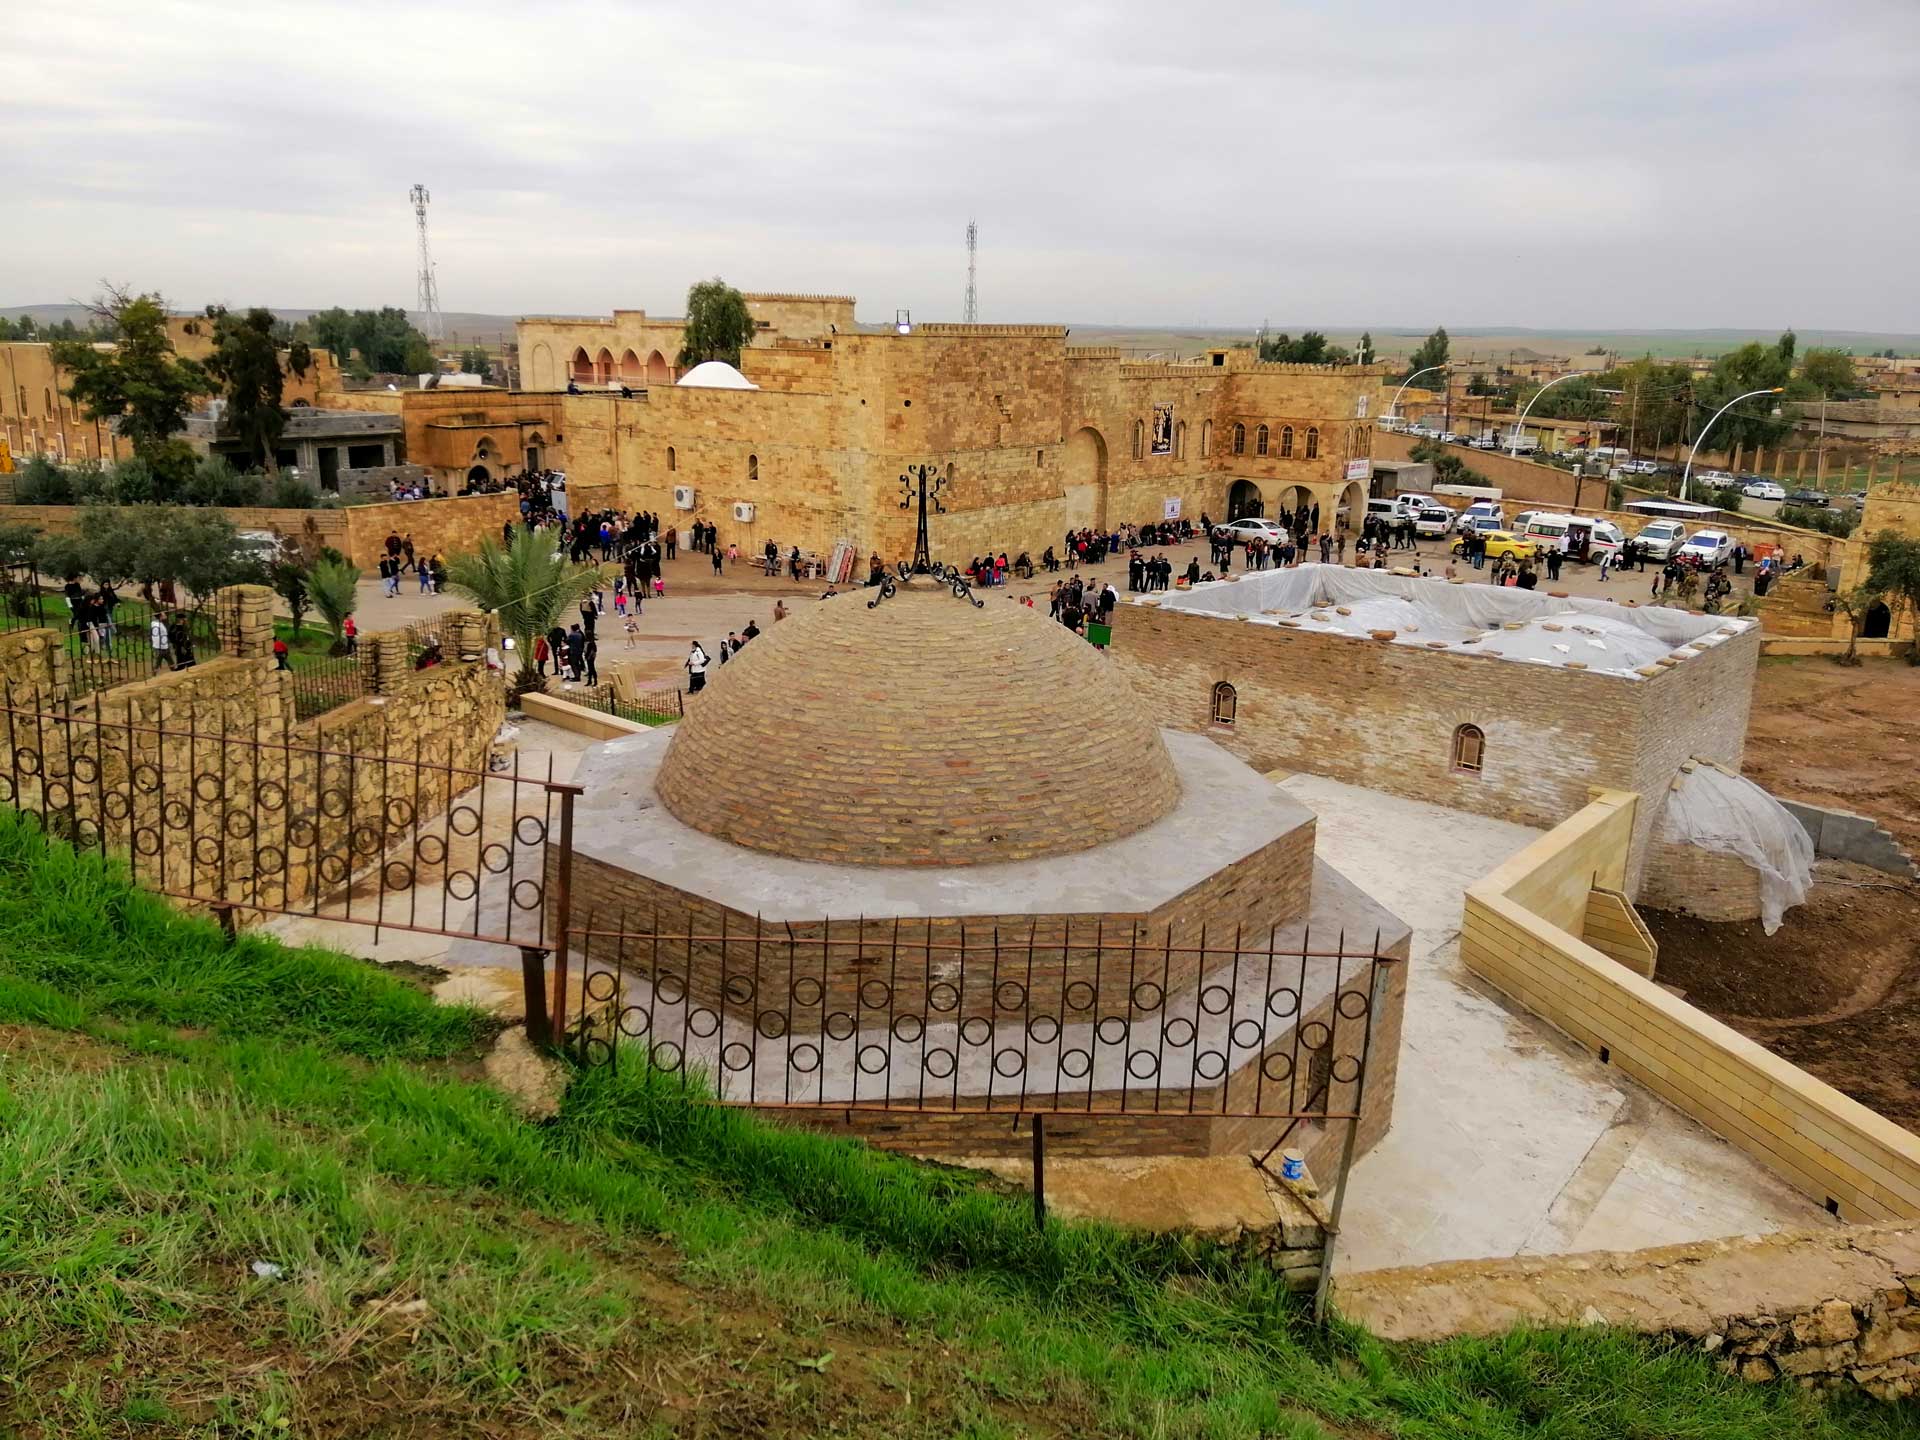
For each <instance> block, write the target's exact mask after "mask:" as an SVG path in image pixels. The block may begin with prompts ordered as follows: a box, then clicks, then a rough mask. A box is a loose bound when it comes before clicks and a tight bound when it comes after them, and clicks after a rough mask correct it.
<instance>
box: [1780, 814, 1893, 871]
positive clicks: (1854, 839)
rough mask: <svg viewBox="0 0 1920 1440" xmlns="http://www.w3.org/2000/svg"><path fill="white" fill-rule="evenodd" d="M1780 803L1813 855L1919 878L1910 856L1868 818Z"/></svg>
mask: <svg viewBox="0 0 1920 1440" xmlns="http://www.w3.org/2000/svg"><path fill="white" fill-rule="evenodd" d="M1780 803H1781V804H1782V805H1784V806H1786V807H1787V811H1788V813H1789V814H1791V815H1792V816H1793V818H1794V819H1796V820H1798V821H1799V822H1800V825H1801V828H1802V829H1804V830H1805V831H1806V832H1807V836H1808V838H1809V839H1811V840H1812V841H1813V853H1814V854H1815V855H1818V856H1819V857H1820V858H1821V859H1823V860H1845V861H1848V862H1849V863H1850V864H1854V865H1865V866H1867V867H1868V868H1869V869H1872V870H1884V871H1886V872H1887V874H1889V875H1900V876H1903V877H1905V878H1907V879H1915V878H1920V866H1917V865H1915V864H1914V862H1913V856H1911V855H1909V854H1908V853H1907V852H1906V851H1905V850H1903V849H1902V848H1901V846H1900V842H1899V841H1897V840H1895V839H1894V838H1893V835H1892V833H1891V832H1889V831H1888V830H1887V828H1886V827H1885V826H1884V825H1882V824H1880V823H1879V821H1877V820H1875V819H1873V818H1872V817H1871V816H1867V815H1855V814H1854V813H1853V812H1852V811H1850V810H1829V809H1827V808H1825V807H1824V806H1820V805H1809V804H1807V803H1805V802H1804V801H1801V800H1782V801H1781V802H1780Z"/></svg>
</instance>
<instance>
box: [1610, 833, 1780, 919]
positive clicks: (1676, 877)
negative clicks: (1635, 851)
mask: <svg viewBox="0 0 1920 1440" xmlns="http://www.w3.org/2000/svg"><path fill="white" fill-rule="evenodd" d="M1645 868H1646V880H1645V882H1644V883H1643V884H1642V885H1641V887H1640V903H1641V904H1642V905H1648V906H1651V907H1653V908H1654V909H1656V910H1678V911H1679V912H1680V913H1681V914H1683V915H1696V916H1698V917H1699V918H1700V919H1702V920H1714V921H1724V920H1755V919H1758V918H1759V916H1760V872H1759V871H1758V870H1755V869H1754V868H1753V867H1752V866H1751V865H1749V864H1747V863H1746V861H1744V860H1742V859H1740V857H1739V856H1737V855H1728V854H1724V853H1722V852H1721V851H1718V850H1704V849H1702V848H1701V847H1700V846H1698V845H1681V844H1676V843H1675V842H1673V841H1671V840H1659V839H1656V840H1654V841H1653V842H1652V843H1651V845H1650V846H1649V847H1648V851H1647V860H1646V867H1645Z"/></svg>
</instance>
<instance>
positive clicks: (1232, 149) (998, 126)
mask: <svg viewBox="0 0 1920 1440" xmlns="http://www.w3.org/2000/svg"><path fill="white" fill-rule="evenodd" d="M7 50H8V53H7V66H6V80H5V83H4V85H3V86H0V121H3V122H4V134H5V136H6V139H5V142H4V144H3V145H0V196H4V201H3V202H0V204H3V205H4V209H0V304H7V305H18V304H28V303H44V302H50V301H62V300H67V299H71V298H85V297H87V296H89V295H91V294H92V293H93V292H94V291H95V290H96V289H97V287H98V281H99V280H100V278H101V277H103V276H104V277H110V278H112V279H114V280H117V281H126V282H130V283H131V284H133V285H134V286H136V287H138V288H141V289H152V288H157V289H160V290H162V291H163V292H164V293H165V294H166V296H167V297H168V299H169V300H170V301H172V302H174V303H175V304H178V305H182V306H187V305H199V304H203V303H205V302H207V301H209V300H221V301H226V302H229V303H233V304H246V303H260V302H264V303H269V304H276V305H282V306H324V305H329V304H343V305H349V306H358V305H380V304H407V305H410V304H411V303H412V301H413V298H414V290H415V247H414V233H413V217H412V215H411V213H410V212H409V208H408V204H407V190H408V187H409V186H410V185H411V184H412V183H413V182H415V181H422V182H424V183H425V184H427V185H428V186H429V187H430V189H431V190H432V194H433V204H432V209H431V223H432V230H433V246H434V256H435V259H436V260H437V262H438V275H439V281H440V296H441V303H442V306H443V307H444V308H446V309H448V310H473V311H490V312H502V313H529V312H532V313H538V312H562V313H602V312H605V311H607V310H610V309H612V308H613V307H615V306H622V307H641V308H645V309H649V310H654V311H656V312H662V313H671V314H677V313H679V311H680V309H681V307H682V300H683V298H684V296H685V293H686V288H687V285H688V284H689V283H690V282H691V281H693V280H695V279H698V278H701V277H703V276H708V275H712V274H716V273H717V274H720V275H723V276H725V277H726V278H727V279H728V280H730V281H732V282H733V283H735V284H737V285H739V286H740V287H741V288H743V289H750V290H817V291H830V292H835V293H853V294H856V295H858V296H859V298H860V315H861V318H862V319H867V320H883V319H890V318H891V317H892V314H893V311H894V309H895V307H898V306H905V307H908V308H910V309H911V310H912V311H913V313H914V315H915V317H916V318H918V319H958V318H960V306H961V297H962V292H963V289H964V286H965V269H966V256H965V250H964V241H963V232H964V228H965V225H966V221H967V218H968V216H969V215H973V216H977V218H978V220H979V224H980V265H979V294H980V318H981V319H982V320H993V321H1042V320H1054V321H1066V322H1069V323H1072V322H1079V323H1148V324H1193V323H1205V324H1216V325H1235V326H1238V325H1252V324H1256V323H1257V322H1258V321H1259V320H1260V319H1261V318H1262V317H1270V318H1271V319H1272V320H1273V321H1274V323H1275V324H1276V325H1294V326H1297V325H1305V324H1320V325H1328V326H1333V325H1344V324H1358V323H1370V324H1374V325H1382V326H1385V325H1421V326H1425V325H1428V324H1432V323H1445V324H1449V325H1453V326H1456V327H1461V326H1466V325H1469V324H1473V325H1479V326H1491V325H1496V324H1499V325H1505V324H1511V325H1527V326H1538V327H1568V328H1583V327H1584V328H1638V327H1671V328H1697V327H1708V326H1738V327H1749V326H1751V327H1771V326H1778V325H1785V324H1793V325H1797V326H1799V327H1800V328H1802V329H1814V328H1845V329H1865V330H1895V331H1920V268H1917V267H1916V265H1915V258H1914V257H1915V254H1916V243H1917V242H1916V237H1920V163H1917V162H1920V0H1822V3H1817V4H1816V3H1811V0H1526V3H1508V0H1451V3H1447V0H1438V3H1436V0H1423V3H1419V4H1397V3H1382V0H1323V3H1302V0H1270V3H1265V4H1246V5H1242V4H1235V3H1230V0H1209V3H1202V4H1194V3H1181V0H1162V3H1154V4H1132V3H1079V4H1070V3H1060V0H1022V3H1014V4H998V3H992V0H965V3H956V4H950V5H949V4H933V3H923V0H916V3H912V4H879V3H860V0H844V3H827V4H810V3H805V0H766V3H745V4H739V3H724V0H705V3H699V4H688V3H684V0H683V3H676V4H660V5H654V4H642V3H609V4H597V5H589V4H570V3H555V0H536V3H531V4H529V3H525V0H521V3H516V4H505V3H494V0H459V3H455V4H409V3H399V0H370V3H366V4H329V3H326V0H301V3H297V4H281V3H277V0H248V3H239V0H220V3H212V4H199V3H190V0H130V3H98V0H65V3H61V4H42V5H33V6H24V7H22V9H21V10H20V12H19V13H17V14H16V15H14V16H13V17H12V19H11V23H10V25H9V26H8V47H7Z"/></svg>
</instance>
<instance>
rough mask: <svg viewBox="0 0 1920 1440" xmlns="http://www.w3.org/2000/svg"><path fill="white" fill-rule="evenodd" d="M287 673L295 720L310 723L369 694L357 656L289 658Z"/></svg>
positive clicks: (295, 655)
mask: <svg viewBox="0 0 1920 1440" xmlns="http://www.w3.org/2000/svg"><path fill="white" fill-rule="evenodd" d="M288 669H289V671H290V672H291V673H292V675H293V706H294V715H295V717H296V718H297V719H301V720H311V719H312V718H313V717H314V716H316V715H324V714H326V713H327V712H328V711H329V710H332V709H335V708H337V707H338V706H341V705H345V704H347V703H348V702H349V701H353V700H358V699H359V698H360V697H361V696H363V695H366V694H367V693H369V691H368V685H367V671H366V667H365V666H364V665H362V664H361V663H360V657H359V656H358V655H302V654H294V655H291V656H289V657H288Z"/></svg>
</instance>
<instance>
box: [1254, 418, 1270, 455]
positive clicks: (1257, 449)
mask: <svg viewBox="0 0 1920 1440" xmlns="http://www.w3.org/2000/svg"><path fill="white" fill-rule="evenodd" d="M1253 453H1254V454H1256V455H1264V454H1266V453H1267V427H1266V426H1264V425H1262V426H1261V427H1260V428H1259V429H1258V430H1256V431H1254V432H1253Z"/></svg>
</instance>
